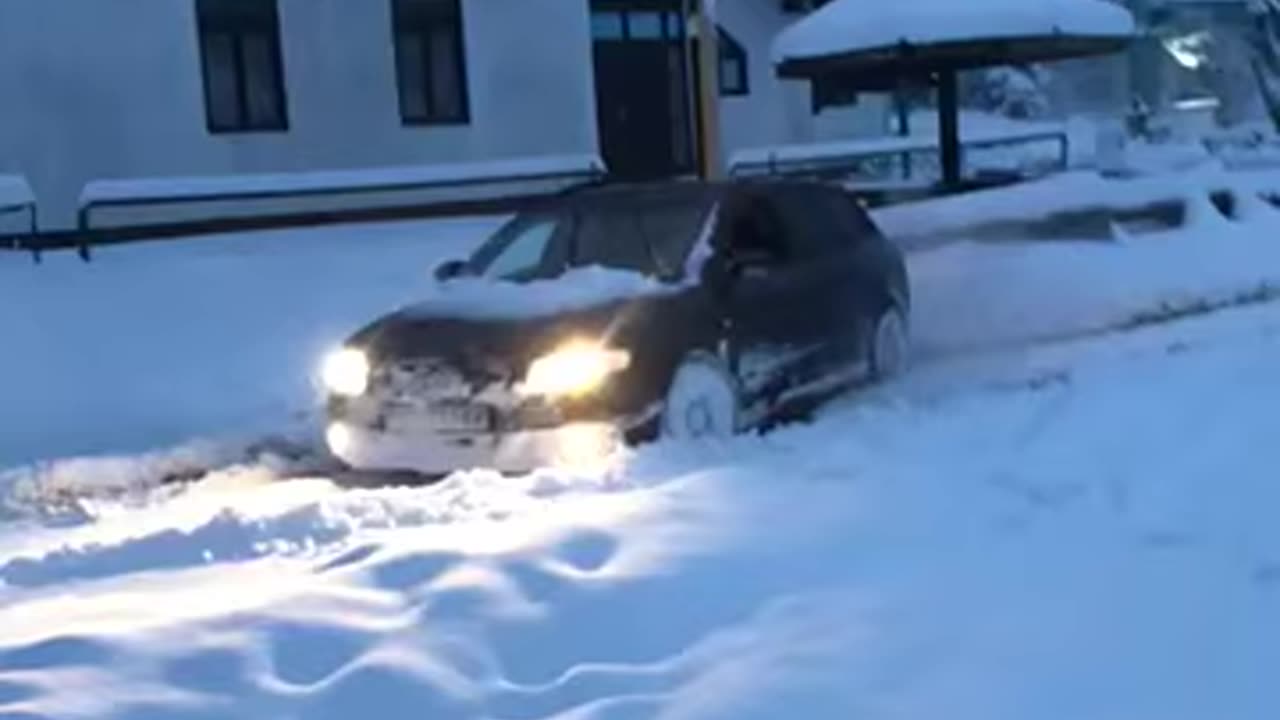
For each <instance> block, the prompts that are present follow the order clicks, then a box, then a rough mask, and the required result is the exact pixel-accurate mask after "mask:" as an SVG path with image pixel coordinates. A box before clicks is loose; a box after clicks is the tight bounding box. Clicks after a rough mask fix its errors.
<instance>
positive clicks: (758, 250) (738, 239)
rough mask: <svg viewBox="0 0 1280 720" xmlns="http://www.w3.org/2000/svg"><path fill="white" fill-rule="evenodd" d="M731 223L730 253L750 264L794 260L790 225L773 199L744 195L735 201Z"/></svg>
mask: <svg viewBox="0 0 1280 720" xmlns="http://www.w3.org/2000/svg"><path fill="white" fill-rule="evenodd" d="M735 205H736V208H737V209H736V210H735V211H734V212H733V213H732V215H731V217H732V221H731V224H730V226H729V248H728V255H729V257H730V259H731V260H732V261H733V262H736V263H741V264H744V265H748V266H762V265H765V266H768V265H773V266H778V265H783V264H786V263H787V262H789V261H790V260H791V257H790V252H789V250H790V248H789V246H788V237H787V230H788V229H789V227H788V225H787V224H786V223H785V221H784V219H783V218H782V217H780V216H779V215H778V210H777V208H776V207H775V206H774V203H773V202H770V201H769V200H768V199H766V198H764V197H763V196H758V195H754V194H753V195H744V196H741V197H739V198H738V200H737V202H736V203H735Z"/></svg>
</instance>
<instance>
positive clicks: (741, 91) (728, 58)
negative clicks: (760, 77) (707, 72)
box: [716, 25, 751, 97]
mask: <svg viewBox="0 0 1280 720" xmlns="http://www.w3.org/2000/svg"><path fill="white" fill-rule="evenodd" d="M716 29H717V30H718V31H719V33H720V38H719V45H718V46H719V49H720V51H719V56H720V57H719V58H718V59H717V60H718V62H719V63H720V66H719V67H717V68H716V76H717V77H718V78H719V84H720V97H746V96H748V95H750V94H751V54H750V53H748V52H747V48H746V46H744V45H743V44H742V43H740V42H738V39H737V38H735V37H734V36H733V35H731V34H730V33H729V31H728V30H726V29H724V27H723V26H720V25H717V26H716ZM725 62H732V63H736V64H737V66H738V68H739V70H740V73H739V76H738V77H737V78H735V79H734V80H735V82H733V83H730V82H729V79H728V77H727V76H726V74H725V72H724V65H725Z"/></svg>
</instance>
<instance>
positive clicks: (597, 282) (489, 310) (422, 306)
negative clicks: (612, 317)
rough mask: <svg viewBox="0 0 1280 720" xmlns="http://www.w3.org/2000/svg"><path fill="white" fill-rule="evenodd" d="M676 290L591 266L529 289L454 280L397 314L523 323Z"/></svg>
mask: <svg viewBox="0 0 1280 720" xmlns="http://www.w3.org/2000/svg"><path fill="white" fill-rule="evenodd" d="M676 289H678V288H677V286H674V285H667V284H664V283H661V282H659V281H657V280H655V279H653V278H651V277H647V276H645V275H641V274H640V273H636V272H629V271H625V270H614V269H610V268H604V267H596V266H593V267H587V268H578V269H574V270H571V271H569V272H567V273H565V274H564V275H561V276H560V277H558V278H555V279H552V280H539V281H536V282H531V283H514V282H507V281H501V280H491V279H486V278H460V279H457V280H451V281H449V282H443V283H438V284H436V286H435V287H434V288H433V289H432V292H431V294H429V295H428V296H427V297H426V298H424V299H422V300H421V301H419V302H417V303H414V304H412V305H409V306H408V307H405V308H403V309H402V310H401V311H400V313H399V314H400V315H401V316H402V317H405V318H408V319H429V318H449V319H457V320H525V319H532V318H541V317H547V316H550V315H558V314H560V313H565V312H572V311H577V310H588V309H591V308H595V307H600V306H602V305H608V304H610V303H614V302H618V301H621V300H628V299H631V298H637V297H644V296H649V295H661V294H666V293H670V292H674V291H675V290H676Z"/></svg>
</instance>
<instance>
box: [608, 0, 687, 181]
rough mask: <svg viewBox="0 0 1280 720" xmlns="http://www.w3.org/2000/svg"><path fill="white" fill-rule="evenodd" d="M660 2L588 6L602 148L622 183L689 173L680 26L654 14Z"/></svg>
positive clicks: (668, 14) (675, 19)
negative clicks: (634, 6) (590, 17)
mask: <svg viewBox="0 0 1280 720" xmlns="http://www.w3.org/2000/svg"><path fill="white" fill-rule="evenodd" d="M664 4H665V3H659V4H655V3H652V2H649V3H644V4H643V6H642V7H641V8H639V9H636V8H631V7H628V6H627V5H625V4H619V3H616V2H609V3H605V2H597V3H596V4H595V5H594V6H593V7H594V9H593V12H592V35H593V59H594V65H595V78H596V81H595V82H596V116H597V122H598V124H599V132H600V148H601V153H602V154H603V155H604V160H605V162H606V163H607V165H608V168H609V171H610V173H611V174H612V175H614V176H616V177H618V178H621V179H627V180H647V179H654V178H660V177H668V176H671V175H678V174H682V173H686V172H689V171H691V170H692V169H693V153H692V149H691V148H692V132H691V128H690V123H689V105H690V103H689V98H688V83H687V82H686V81H685V75H686V72H685V57H684V52H683V50H682V48H683V33H684V28H683V24H682V23H681V22H680V16H679V13H677V12H674V11H664V10H660V9H655V8H658V7H661V6H662V5H664ZM671 4H672V5H678V3H671Z"/></svg>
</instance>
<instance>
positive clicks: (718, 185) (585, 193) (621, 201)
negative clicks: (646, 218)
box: [561, 178, 831, 206]
mask: <svg viewBox="0 0 1280 720" xmlns="http://www.w3.org/2000/svg"><path fill="white" fill-rule="evenodd" d="M780 187H809V188H817V187H831V186H829V185H823V184H822V183H817V182H813V181H805V180H790V179H780V178H754V179H750V180H723V181H710V182H708V181H704V180H667V181H656V182H640V183H617V182H602V183H593V184H589V185H580V186H577V187H574V188H571V189H570V190H568V191H566V192H565V193H564V194H563V195H562V196H561V198H562V199H568V200H569V201H570V202H572V203H573V204H578V205H588V206H605V205H612V204H618V205H631V206H635V205H651V204H655V203H658V204H660V203H666V202H690V201H699V200H701V201H707V202H710V201H714V200H718V199H721V198H723V197H724V196H726V195H729V194H735V193H737V192H741V191H749V190H751V189H757V188H780Z"/></svg>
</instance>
